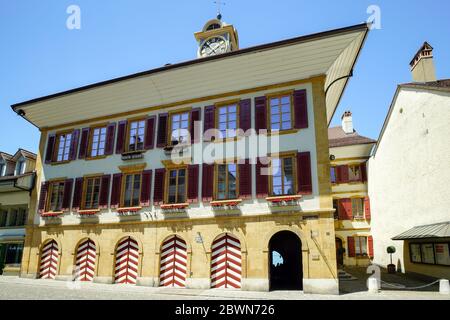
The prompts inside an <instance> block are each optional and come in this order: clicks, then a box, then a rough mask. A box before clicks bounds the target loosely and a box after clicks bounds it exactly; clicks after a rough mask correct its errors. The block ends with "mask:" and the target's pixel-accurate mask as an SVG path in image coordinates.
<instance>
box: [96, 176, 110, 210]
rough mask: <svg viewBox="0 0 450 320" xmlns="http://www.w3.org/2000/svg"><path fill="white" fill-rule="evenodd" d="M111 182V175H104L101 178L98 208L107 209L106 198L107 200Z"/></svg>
mask: <svg viewBox="0 0 450 320" xmlns="http://www.w3.org/2000/svg"><path fill="white" fill-rule="evenodd" d="M110 182H111V175H110V174H108V175H104V176H103V177H102V179H101V185H100V199H99V203H98V204H99V208H100V209H107V208H108V200H109V185H110Z"/></svg>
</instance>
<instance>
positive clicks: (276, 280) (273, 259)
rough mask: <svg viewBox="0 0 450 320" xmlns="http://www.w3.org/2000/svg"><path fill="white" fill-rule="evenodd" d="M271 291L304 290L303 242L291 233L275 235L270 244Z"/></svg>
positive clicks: (284, 232) (285, 232)
mask: <svg viewBox="0 0 450 320" xmlns="http://www.w3.org/2000/svg"><path fill="white" fill-rule="evenodd" d="M269 263H270V266H269V283H270V290H303V264H302V242H301V240H300V239H299V237H298V236H297V235H296V234H295V233H293V232H290V231H281V232H278V233H277V234H275V235H274V236H273V237H272V238H271V239H270V242H269Z"/></svg>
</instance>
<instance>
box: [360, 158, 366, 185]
mask: <svg viewBox="0 0 450 320" xmlns="http://www.w3.org/2000/svg"><path fill="white" fill-rule="evenodd" d="M360 170H361V182H366V181H367V165H366V163H365V162H363V163H361V166H360Z"/></svg>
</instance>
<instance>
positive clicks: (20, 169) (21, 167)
mask: <svg viewBox="0 0 450 320" xmlns="http://www.w3.org/2000/svg"><path fill="white" fill-rule="evenodd" d="M25 164H26V162H25V160H24V159H20V160H19V161H17V165H16V173H15V175H16V176H18V175H21V174H24V173H25Z"/></svg>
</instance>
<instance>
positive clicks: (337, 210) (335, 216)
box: [333, 199, 339, 220]
mask: <svg viewBox="0 0 450 320" xmlns="http://www.w3.org/2000/svg"><path fill="white" fill-rule="evenodd" d="M333 209H334V210H335V211H334V220H339V201H338V200H336V199H333Z"/></svg>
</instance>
